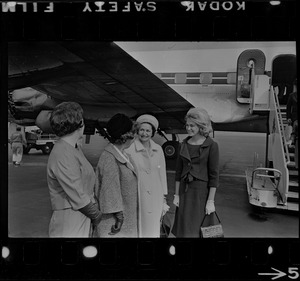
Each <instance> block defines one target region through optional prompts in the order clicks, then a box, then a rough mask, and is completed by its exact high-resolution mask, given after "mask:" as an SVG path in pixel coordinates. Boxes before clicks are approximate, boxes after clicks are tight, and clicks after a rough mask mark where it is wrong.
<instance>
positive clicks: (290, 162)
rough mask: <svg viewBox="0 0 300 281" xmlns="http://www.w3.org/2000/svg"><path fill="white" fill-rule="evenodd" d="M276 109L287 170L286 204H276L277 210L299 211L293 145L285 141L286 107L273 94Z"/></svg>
mask: <svg viewBox="0 0 300 281" xmlns="http://www.w3.org/2000/svg"><path fill="white" fill-rule="evenodd" d="M275 101H276V107H277V117H278V120H279V124H280V134H281V139H282V144H283V147H284V157H285V159H286V165H287V169H288V188H287V196H286V204H278V206H277V208H279V209H284V210H289V211H298V210H299V178H298V176H299V171H298V169H297V168H296V164H295V145H294V144H291V143H290V142H288V140H286V137H285V133H284V132H285V129H286V127H287V126H288V122H287V117H286V105H282V104H279V101H278V97H277V95H276V94H275Z"/></svg>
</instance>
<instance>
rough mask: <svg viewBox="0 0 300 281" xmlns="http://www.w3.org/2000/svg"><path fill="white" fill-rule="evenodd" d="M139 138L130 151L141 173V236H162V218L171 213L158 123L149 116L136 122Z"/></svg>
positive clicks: (139, 175)
mask: <svg viewBox="0 0 300 281" xmlns="http://www.w3.org/2000/svg"><path fill="white" fill-rule="evenodd" d="M136 122H137V137H136V138H135V140H134V142H133V143H132V144H131V146H130V147H129V148H128V149H127V150H126V153H127V155H129V157H130V159H131V160H132V163H133V164H134V165H135V168H136V170H137V172H138V191H139V230H140V237H160V219H161V218H162V216H163V215H164V214H165V213H166V212H167V211H168V209H169V206H168V205H167V204H166V199H165V198H166V196H167V193H168V188H167V176H166V162H165V157H164V153H163V150H162V148H161V146H160V145H158V144H156V143H155V142H154V141H153V140H152V137H153V136H154V134H155V132H156V130H157V129H158V120H157V119H156V118H155V117H154V116H152V115H149V114H144V115H141V116H140V117H139V118H137V120H136Z"/></svg>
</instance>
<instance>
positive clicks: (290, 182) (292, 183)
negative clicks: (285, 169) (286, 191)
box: [289, 180, 299, 187]
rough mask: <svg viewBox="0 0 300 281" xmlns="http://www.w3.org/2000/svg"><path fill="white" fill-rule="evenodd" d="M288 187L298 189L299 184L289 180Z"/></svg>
mask: <svg viewBox="0 0 300 281" xmlns="http://www.w3.org/2000/svg"><path fill="white" fill-rule="evenodd" d="M289 186H295V187H299V183H298V181H293V180H290V181H289Z"/></svg>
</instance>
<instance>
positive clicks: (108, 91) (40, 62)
mask: <svg viewBox="0 0 300 281" xmlns="http://www.w3.org/2000/svg"><path fill="white" fill-rule="evenodd" d="M8 64H9V77H8V87H9V91H10V92H14V90H17V89H18V91H19V96H20V95H21V96H22V90H21V89H22V88H27V89H28V88H31V89H34V90H35V91H38V92H40V93H43V94H45V96H46V97H48V102H47V106H46V107H45V109H51V106H49V104H51V105H52V107H54V106H55V104H58V103H60V102H63V101H75V102H78V103H80V104H81V105H82V107H83V109H84V112H85V119H88V120H92V121H96V120H98V121H100V122H106V121H107V120H108V119H109V118H110V117H111V116H113V115H114V114H115V113H117V112H123V113H125V114H127V115H128V116H130V117H134V116H137V115H139V114H142V113H145V112H147V113H152V114H154V115H155V116H157V118H158V119H159V122H160V128H161V129H162V130H171V129H182V128H183V125H184V119H183V118H184V115H185V114H186V112H187V111H188V110H189V109H190V108H191V107H192V105H191V104H190V103H189V102H188V101H186V100H185V99H184V98H183V97H181V96H180V95H179V94H177V93H176V92H175V91H174V90H173V89H171V88H170V87H169V86H168V85H166V84H165V83H164V82H162V81H161V80H160V79H159V78H158V77H156V76H155V75H154V74H153V73H152V72H150V71H149V70H148V69H146V68H145V67H144V66H143V65H141V64H140V63H139V62H138V61H137V60H135V59H134V58H132V57H131V56H130V55H129V54H128V53H126V52H125V51H124V50H123V49H121V48H120V47H119V46H117V45H116V44H115V43H112V42H73V41H72V42H9V45H8ZM20 92H21V94H20ZM49 99H50V100H51V101H52V102H50V103H49ZM23 107H24V103H23ZM31 107H32V105H31ZM36 108H38V111H39V110H42V109H43V105H37V106H36ZM15 109H17V106H16V107H15ZM32 110H33V111H34V110H35V109H34V108H33V109H32ZM35 113H36V114H35V115H34V116H35V117H36V115H38V114H39V112H35ZM21 115H22V114H21V112H19V117H20V118H21Z"/></svg>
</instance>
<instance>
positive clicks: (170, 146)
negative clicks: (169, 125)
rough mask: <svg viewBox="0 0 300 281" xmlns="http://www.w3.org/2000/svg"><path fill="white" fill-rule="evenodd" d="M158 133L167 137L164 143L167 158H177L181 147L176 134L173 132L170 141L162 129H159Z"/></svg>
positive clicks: (163, 147)
mask: <svg viewBox="0 0 300 281" xmlns="http://www.w3.org/2000/svg"><path fill="white" fill-rule="evenodd" d="M158 133H159V134H160V135H161V136H162V137H164V138H165V139H166V142H165V143H164V144H163V145H162V149H163V152H164V154H165V158H166V159H175V158H176V157H177V153H178V147H179V141H178V140H177V136H176V135H175V134H172V140H171V141H170V140H168V138H167V137H166V135H165V134H164V133H163V132H162V131H159V132H158Z"/></svg>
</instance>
